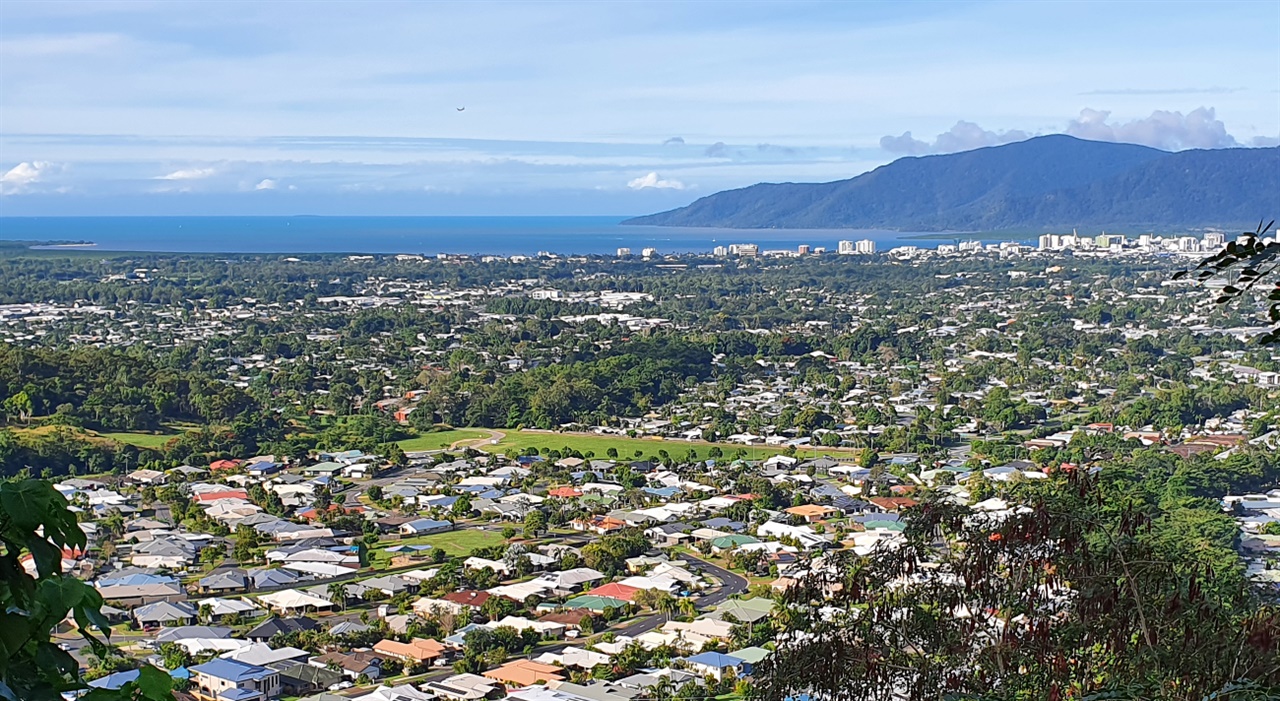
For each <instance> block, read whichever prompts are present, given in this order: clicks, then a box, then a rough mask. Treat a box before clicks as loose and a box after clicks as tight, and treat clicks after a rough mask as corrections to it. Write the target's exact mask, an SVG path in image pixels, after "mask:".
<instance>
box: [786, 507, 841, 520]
mask: <svg viewBox="0 0 1280 701" xmlns="http://www.w3.org/2000/svg"><path fill="white" fill-rule="evenodd" d="M783 511H785V512H786V513H788V514H791V515H792V516H799V517H800V518H802V519H804V520H805V523H817V522H819V521H824V520H826V519H829V518H835V517H837V516H839V515H840V510H839V509H837V508H834V507H831V506H823V505H821V504H804V505H802V506H793V507H791V508H789V509H783Z"/></svg>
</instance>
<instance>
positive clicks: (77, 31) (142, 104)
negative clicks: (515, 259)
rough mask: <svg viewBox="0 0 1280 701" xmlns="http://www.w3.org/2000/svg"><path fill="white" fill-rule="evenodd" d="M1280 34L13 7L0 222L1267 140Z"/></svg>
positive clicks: (672, 192) (355, 204)
mask: <svg viewBox="0 0 1280 701" xmlns="http://www.w3.org/2000/svg"><path fill="white" fill-rule="evenodd" d="M1277 36H1280V0H1256V1H1253V2H1234V3H1233V2H1212V3H1210V2H1169V3H1160V2H1129V3H1126V2H1115V1H1110V2H1086V1H1084V0H1074V1H1072V2H1062V3H1058V2H1049V1H1045V2H962V1H955V2H938V3H931V2H850V3H830V2H813V3H807V2H798V1H791V2H785V3H769V2H756V3H739V2H712V1H707V2H660V1H655V0H646V1H644V2H634V3H632V2H624V1H621V0H614V1H611V2H571V3H540V2H514V3H505V2H469V3H456V4H455V3H427V2H410V3H397V2H376V1H372V0H365V1H363V2H358V3H346V2H336V1H334V2H267V1H255V2H233V1H223V2H194V3H186V2H180V1H172V0H161V1H157V2H116V1H114V0H93V1H87V0H82V1H80V2H59V1H58V0H39V1H38V2H24V1H23V0H4V1H3V2H0V216H31V215H39V216H50V215H121V214H130V215H153V214H154V215H161V214H167V215H178V214H182V215H186V214H191V215H200V214H222V215H275V214H279V215H293V214H335V215H336V214H349V215H376V214H387V215H575V214H581V215H632V214H642V213H647V212H653V211H659V210H664V209H670V208H672V207H678V206H682V205H684V204H687V203H689V202H691V201H693V200H695V199H697V198H699V197H702V196H705V195H709V194H712V193H714V192H717V191H720V190H723V189H728V188H735V187H743V186H746V185H750V184H753V183H756V182H785V181H789V182H798V181H823V180H836V179H841V178H848V177H852V176H855V175H857V174H859V173H863V172H866V171H867V170H870V169H873V168H875V167H877V166H880V165H883V164H885V163H888V162H891V161H893V160H895V159H897V158H901V157H907V156H919V155H925V154H931V153H947V152H954V151H961V150H967V149H971V148H977V147H982V146H991V145H997V144H1001V143H1008V142H1010V141H1016V140H1021V139H1026V138H1030V137H1032V136H1035V135H1039V134H1049V133H1067V134H1072V135H1076V136H1080V137H1081V138H1089V139H1097V140H1107V141H1123V142H1130V143H1140V144H1145V145H1149V146H1153V147H1156V148H1162V149H1166V150H1180V149H1186V148H1224V147H1236V146H1244V147H1254V146H1269V145H1277V144H1280V44H1278V43H1277V42H1276V40H1275V38H1276V37H1277ZM0 236H2V233H0Z"/></svg>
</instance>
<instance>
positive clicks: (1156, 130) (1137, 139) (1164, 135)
mask: <svg viewBox="0 0 1280 701" xmlns="http://www.w3.org/2000/svg"><path fill="white" fill-rule="evenodd" d="M1110 116H1111V113H1110V112H1108V111H1106V110H1094V109H1083V110H1080V116H1079V117H1077V118H1076V119H1073V120H1071V122H1070V123H1068V124H1067V132H1066V133H1068V134H1070V135H1071V136H1078V137H1080V138H1081V139H1090V140H1093V141H1117V142H1122V143H1128V144H1141V145H1143V146H1151V147H1152V148H1159V149H1164V150H1166V151H1177V150H1180V149H1188V148H1229V147H1231V146H1238V145H1239V144H1238V142H1237V141H1236V139H1235V137H1233V136H1231V135H1230V134H1228V133H1227V127H1226V125H1225V124H1223V123H1222V120H1220V119H1218V118H1217V116H1216V115H1215V114H1214V110H1213V108H1212V107H1200V108H1198V109H1194V110H1191V111H1190V112H1188V113H1187V114H1185V115H1184V114H1182V113H1181V112H1167V111H1165V110H1156V111H1154V112H1152V113H1151V116H1150V117H1146V118H1144V119H1135V120H1133V121H1131V122H1125V123H1123V124H1122V123H1108V122H1107V119H1108V118H1110Z"/></svg>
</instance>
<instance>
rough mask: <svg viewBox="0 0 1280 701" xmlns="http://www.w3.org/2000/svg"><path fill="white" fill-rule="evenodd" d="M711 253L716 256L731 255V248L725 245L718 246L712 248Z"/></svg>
mask: <svg viewBox="0 0 1280 701" xmlns="http://www.w3.org/2000/svg"><path fill="white" fill-rule="evenodd" d="M711 255H713V256H715V257H716V258H724V257H725V256H727V255H729V249H727V248H725V247H724V246H716V247H715V248H713V249H711Z"/></svg>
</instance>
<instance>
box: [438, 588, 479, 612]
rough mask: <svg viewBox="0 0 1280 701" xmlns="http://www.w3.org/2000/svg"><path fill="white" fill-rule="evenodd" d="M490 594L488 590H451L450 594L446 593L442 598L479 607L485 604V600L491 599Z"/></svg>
mask: <svg viewBox="0 0 1280 701" xmlns="http://www.w3.org/2000/svg"><path fill="white" fill-rule="evenodd" d="M489 596H490V594H489V592H487V591H476V590H470V591H467V590H464V591H455V592H450V593H448V594H445V595H444V596H443V597H442V598H443V599H444V600H445V601H452V602H453V603H455V604H462V605H463V606H475V607H476V608H479V607H481V606H484V602H486V601H488V600H489Z"/></svg>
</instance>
